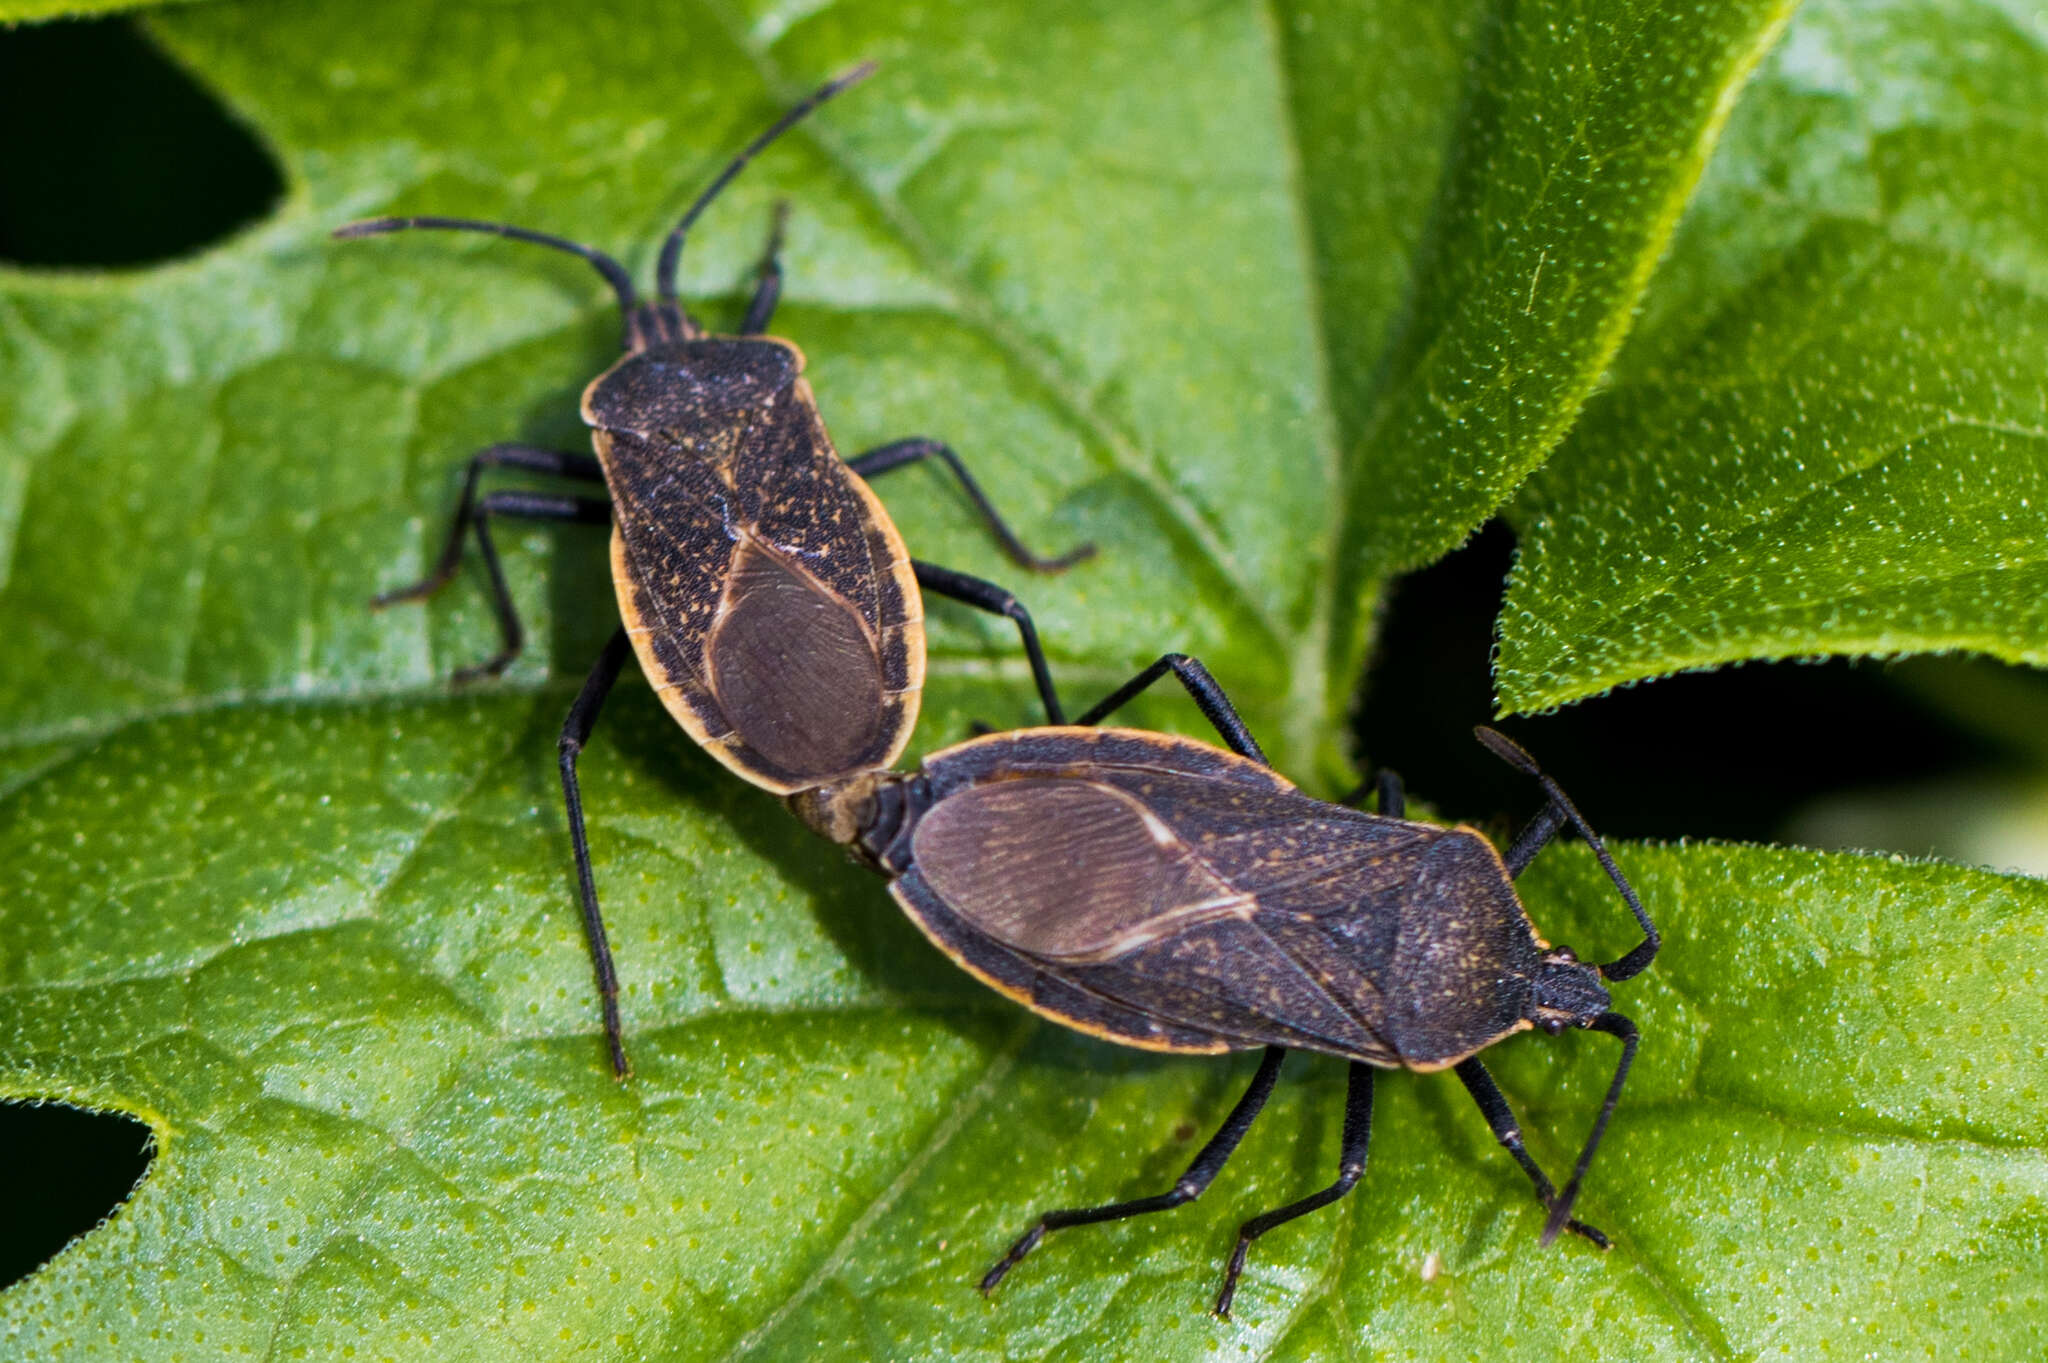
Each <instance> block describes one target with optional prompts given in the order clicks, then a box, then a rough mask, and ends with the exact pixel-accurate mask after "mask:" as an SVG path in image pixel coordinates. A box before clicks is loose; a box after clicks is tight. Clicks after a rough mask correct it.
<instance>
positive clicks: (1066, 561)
mask: <svg viewBox="0 0 2048 1363" xmlns="http://www.w3.org/2000/svg"><path fill="white" fill-rule="evenodd" d="M921 459H939V460H943V461H944V462H945V465H946V467H947V468H949V469H951V470H953V476H954V477H955V478H958V479H959V480H960V486H961V488H962V489H963V490H964V491H965V492H966V493H967V499H968V500H969V501H971V502H973V503H974V509H975V510H976V511H979V512H980V513H981V519H982V520H983V521H984V522H986V523H987V525H988V528H989V531H990V533H992V534H993V535H994V536H995V537H996V542H997V543H998V544H1000V545H1002V546H1003V552H1004V553H1006V554H1008V555H1009V556H1010V557H1011V558H1012V559H1013V560H1015V561H1016V562H1017V563H1019V564H1021V565H1022V566H1024V567H1026V568H1029V569H1030V570H1031V571H1032V572H1034V573H1057V572H1060V571H1061V570H1063V569H1066V568H1071V567H1073V566H1074V565H1075V564H1076V563H1079V562H1081V560H1083V559H1087V558H1093V557H1094V556H1095V546H1094V545H1093V544H1083V545H1080V546H1078V547H1076V548H1073V549H1069V550H1068V551H1067V552H1066V553H1064V554H1061V555H1060V556H1059V557H1057V558H1040V557H1039V556H1038V555H1036V554H1034V553H1032V552H1031V551H1030V550H1029V549H1027V548H1026V547H1025V546H1024V542H1023V541H1022V540H1020V539H1018V538H1017V536H1016V534H1015V532H1013V531H1012V530H1011V529H1010V527H1009V526H1008V525H1006V524H1005V523H1004V522H1003V518H1002V517H1001V516H1000V515H998V514H996V509H995V507H994V506H993V505H992V504H991V503H990V502H989V499H988V495H987V494H986V493H984V492H983V491H982V490H981V484H979V483H977V482H975V481H974V475H973V474H971V473H969V472H968V471H967V466H966V465H965V464H963V463H961V462H960V456H959V455H957V454H955V453H954V452H953V447H952V446H950V445H947V444H944V443H942V442H940V441H937V440H926V439H924V438H922V437H913V438H911V439H909V440H894V441H891V442H890V443H889V444H887V445H880V446H877V447H876V448H874V449H872V450H869V451H868V452H867V453H865V454H863V455H860V456H859V457H858V458H855V459H849V460H847V461H846V462H847V467H848V468H851V469H852V470H853V471H854V472H855V473H858V474H859V475H860V476H861V477H863V478H866V479H868V480H869V481H870V482H872V481H873V480H875V479H877V478H879V477H881V476H882V475H883V474H885V473H889V472H891V471H893V470H895V469H900V468H902V467H903V466H904V465H906V464H915V463H917V462H918V461H919V460H921Z"/></svg>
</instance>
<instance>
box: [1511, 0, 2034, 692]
mask: <svg viewBox="0 0 2048 1363" xmlns="http://www.w3.org/2000/svg"><path fill="white" fill-rule="evenodd" d="M1906 54H1910V55H1906ZM1901 56H1905V59H1904V60H1901V59H1899V58H1900V57H1901ZM2044 82H2048V30H2044V29H2043V28H2042V27H2041V25H2040V23H2039V21H2038V19H2036V20H2034V21H2033V22H2032V24H2031V26H2029V24H2028V22H2027V21H2025V20H2023V19H2021V18H2018V17H2011V16H2008V15H2006V14H2005V13H2003V12H2001V11H1999V10H1997V9H1995V8H1992V7H1987V6H1972V5H1926V4H1914V5H1904V4H1880V5H1868V4H1828V5H1816V6H1813V7H1810V8H1809V9H1808V10H1807V11H1806V12H1805V13H1804V14H1803V15H1802V17H1801V19H1800V21H1799V23H1798V24H1797V25H1795V26H1794V28H1793V30H1792V33H1791V35H1790V36H1789V37H1788V39H1787V41H1786V43H1785V45H1784V47H1783V48H1781V49H1780V50H1779V52H1778V53H1777V54H1776V55H1774V56H1773V57H1772V58H1771V60H1770V62H1769V63H1768V64H1767V66H1766V68H1765V70H1764V72H1763V74H1762V76H1761V77H1760V78H1759V79H1758V81H1757V83H1756V85H1755V87H1754V88H1753V90H1752V91H1751V93H1750V94H1749V95H1748V96H1747V97H1746V98H1745V99H1744V101H1743V103H1742V105H1741V107H1740V109H1739V110H1738V112H1737V114H1736V119H1735V123H1734V125H1733V126H1732V128H1731V131H1730V133H1729V137H1728V141H1727V145H1726V147H1725V148H1724V154H1723V155H1722V156H1721V157H1720V159H1718V160H1717V161H1716V162H1715V165H1714V168H1713V170H1712V172H1711V173H1710V175H1709V177H1708V180H1707V183H1706V184H1705V186H1704V187H1703V188H1702V190H1701V194H1700V197H1699V199H1698V200H1697V201H1696V202H1695V204H1694V205H1693V207H1692V209H1691V211H1690V215H1689V217H1688V219H1687V221H1686V224H1685V226H1684V228H1683V229H1682V230H1681V232H1680V233H1679V237H1678V240H1677V243H1676V245H1675V246H1674V247H1673V251H1672V256H1671V259H1670V260H1669V261H1667V262H1666V263H1665V265H1664V267H1663V268H1662V270H1661V271H1660V272H1659V275H1658V280H1657V287H1656V289H1655V290H1653V292H1652V298H1653V300H1654V302H1653V304H1652V305H1651V306H1649V307H1647V308H1646V312H1645V317H1644V319H1643V323H1642V325H1641V326H1640V327H1639V328H1638V329H1637V330H1636V332H1635V333H1634V335H1633V336H1632V338H1631V340H1630V343H1629V348H1628V350H1627V351H1626V352H1625V353H1624V354H1623V356H1622V357H1621V358H1620V360H1619V361H1618V362H1617V365H1616V369H1615V373H1614V376H1613V382H1612V384H1611V386H1610V387H1609V388H1608V389H1607V390H1606V391H1605V392H1603V393H1602V394H1601V395H1600V397H1599V398H1598V399H1597V400H1596V401H1595V402H1593V403H1592V404H1590V405H1589V407H1588V409H1587V412H1586V415H1585V418H1584V419H1583V420H1582V421H1581V422H1580V423H1579V425H1578V427H1577V428H1576V429H1575V430H1574V431H1573V433H1572V436H1571V438H1570V440H1569V441H1567V442H1566V445H1565V447H1564V448H1563V449H1562V450H1561V451H1560V452H1559V454H1558V456H1557V458H1555V459H1554V460H1553V461H1552V462H1551V464H1550V465H1549V466H1548V467H1547V468H1546V469H1545V470H1544V471H1543V473H1542V474H1541V475H1540V476H1538V477H1537V478H1536V479H1535V481H1534V482H1533V483H1532V484H1531V485H1530V486H1529V488H1528V489H1527V490H1526V491H1525V493H1524V495H1523V497H1522V499H1521V501H1520V503H1519V504H1518V507H1517V509H1516V511H1515V513H1514V519H1515V523H1516V526H1517V528H1518V529H1519V530H1520V531H1521V533H1522V557H1521V561H1520V563H1519V564H1518V565H1517V568H1516V571H1515V577H1514V582H1513V586H1512V588H1511V590H1510V592H1509V598H1508V604H1507V608H1506V610H1505V611H1504V613H1503V615H1502V621H1501V650H1500V677H1499V690H1500V698H1501V704H1502V706H1503V708H1504V709H1509V710H1529V709H1535V708H1539V707H1542V706H1546V705H1555V704H1558V703H1560V702H1564V701H1570V700H1575V699H1578V698H1580V697H1583V696H1588V695H1593V694H1595V693H1597V692H1599V691H1602V690H1605V689H1606V688H1608V687H1611V686H1614V685H1616V684H1617V683H1621V682H1626V681H1635V680H1640V679H1644V678H1648V677H1654V676H1659V675H1661V674H1664V673H1667V672H1671V671H1675V670H1678V669H1681V668H1696V667H1705V666H1711V665H1714V664H1717V663H1725V662H1731V661H1736V660H1741V659H1749V658H1785V657H1794V656H1803V655H1813V654H1828V653H1834V654H1879V655H1891V654H1904V653H1924V652H1932V651H1939V650H1948V649H1969V650H1973V651H1976V652H1981V653H1988V654H1990V655H1992V656H1994V657H1999V658H2004V659H2007V660H2010V661H2014V662H2028V663H2036V664H2038V663H2041V662H2043V661H2048V606H2044V604H2043V603H2044V601H2048V424H2044V422H2043V416H2042V414H2043V412H2044V411H2048V381H2044V377H2043V366H2042V356H2043V355H2044V354H2048V229H2044V227H2043V223H2044V221H2048V218H2044V214H2043V208H2044V206H2048V201H2044V197H2043V191H2042V184H2043V179H2044V176H2048V114H2044V111H2043V105H2042V102H2041V100H2040V98H2039V93H2040V90H2041V88H2042V87H2043V83H2044Z"/></svg>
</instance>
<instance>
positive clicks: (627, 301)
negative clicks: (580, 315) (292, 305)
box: [333, 217, 640, 317]
mask: <svg viewBox="0 0 2048 1363" xmlns="http://www.w3.org/2000/svg"><path fill="white" fill-rule="evenodd" d="M413 227H430V228H436V229H440V230H445V231H452V232H488V233H490V234H491V235H492V236H494V237H510V238H511V239H512V240H513V241H530V242H532V243H533V244H534V245H535V246H551V247H553V248H554V249H555V250H557V251H567V252H568V253H569V254H570V255H572V256H581V257H582V258H583V259H585V260H587V261H589V262H590V263H591V264H592V265H593V266H595V267H596V269H597V272H598V273H599V274H601V275H603V276H604V279H605V283H607V284H609V285H611V286H612V292H613V293H615V294H617V295H618V296H619V308H620V310H621V311H623V312H624V313H625V314H626V315H627V316H629V317H630V316H631V315H632V312H633V309H634V308H636V307H638V306H639V303H640V300H639V297H638V296H637V295H636V294H635V293H634V292H633V277H632V276H631V275H629V274H627V273H626V267H625V266H623V265H621V264H619V262H618V261H616V260H613V259H612V258H611V257H610V256H608V255H606V254H605V253H604V252H602V251H600V250H598V249H597V248H596V247H594V246H585V245H583V244H582V243H581V242H575V241H569V240H567V239H566V238H563V237H551V236H549V235H548V234H547V233H545V232H535V231H531V230H530V229H528V228H524V227H513V226H511V225H510V224H508V223H502V222H478V221H476V220H475V219H473V218H432V217H426V218H365V219H363V220H362V221H361V222H351V223H346V224H344V225H342V226H340V227H337V228H335V229H334V232H333V235H334V236H335V237H336V238H338V239H339V240H342V241H348V240H350V239H352V238H355V237H376V236H382V235H384V234H385V233H387V232H403V231H405V230H407V229H408V228H413Z"/></svg>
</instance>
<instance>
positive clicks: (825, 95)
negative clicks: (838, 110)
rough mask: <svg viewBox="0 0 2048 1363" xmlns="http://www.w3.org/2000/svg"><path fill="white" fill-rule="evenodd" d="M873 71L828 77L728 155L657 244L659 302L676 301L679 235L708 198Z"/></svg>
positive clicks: (867, 65) (869, 67) (866, 66)
mask: <svg viewBox="0 0 2048 1363" xmlns="http://www.w3.org/2000/svg"><path fill="white" fill-rule="evenodd" d="M874 72H875V64H874V63H873V62H862V63H861V64H860V65H859V66H856V67H854V68H853V69H852V70H851V71H848V72H847V73H846V74H844V75H842V76H835V77H833V78H832V79H831V80H829V81H826V82H825V83H824V84H823V85H821V86H819V87H818V88H817V89H816V90H814V91H813V92H812V93H811V95H810V97H809V98H808V99H805V100H803V101H802V102H801V103H799V104H797V105H796V106H795V107H794V108H792V109H791V110H790V111H789V112H788V113H786V114H784V115H783V116H782V117H781V118H778V119H776V120H775V123H774V124H773V126H771V127H770V128H769V129H768V131H767V132H764V133H762V134H761V135H760V136H759V137H757V138H755V139H754V140H753V141H752V142H749V143H748V144H747V147H746V150H745V151H742V152H741V153H740V154H739V155H738V156H735V157H733V158H732V162H731V164H730V165H728V166H726V168H725V169H724V170H722V171H720V172H719V173H718V178H717V179H716V180H713V181H712V182H711V185H710V187H709V188H708V189H706V190H705V191H704V192H703V193H702V194H699V195H698V196H697V202H695V203H693V204H691V205H690V211H689V212H687V213H685V214H683V220H682V221H681V222H679V223H677V224H676V230H675V231H673V232H671V233H669V234H668V239H667V240H666V241H664V242H662V243H661V259H660V261H659V262H658V263H657V264H656V265H655V267H654V292H655V296H656V297H657V298H658V299H660V301H662V302H664V303H673V302H675V301H676V266H677V265H678V264H679V263H680V262H681V261H682V258H683V238H684V237H685V236H687V235H689V231H690V224H691V223H693V222H695V221H697V215H698V214H700V213H702V212H703V211H704V210H705V209H706V208H707V207H709V206H710V203H711V201H712V200H713V199H715V198H717V197H718V193H719V191H720V190H722V189H724V188H725V187H726V186H727V185H729V184H731V183H732V179H733V177H734V176H735V175H738V174H739V173H740V172H741V171H742V170H745V169H746V166H747V162H749V161H751V160H753V159H754V158H755V157H756V156H758V155H760V154H761V150H762V148H764V147H766V146H767V145H768V144H769V143H770V142H773V141H774V140H775V139H776V138H778V137H780V136H782V135H783V134H784V133H786V132H788V131H789V130H790V129H791V128H792V127H794V126H795V125H796V124H797V123H798V122H799V121H800V120H802V119H803V117H804V116H805V115H806V114H808V113H810V112H811V110H813V109H815V108H817V107H818V106H819V105H820V104H823V103H824V102H825V101H826V100H828V99H830V98H832V96H834V95H836V94H838V93H839V92H840V91H841V90H844V89H845V88H846V87H847V86H849V85H858V84H859V83H860V82H861V81H864V80H866V79H867V78H868V77H869V76H871V75H873V74H874Z"/></svg>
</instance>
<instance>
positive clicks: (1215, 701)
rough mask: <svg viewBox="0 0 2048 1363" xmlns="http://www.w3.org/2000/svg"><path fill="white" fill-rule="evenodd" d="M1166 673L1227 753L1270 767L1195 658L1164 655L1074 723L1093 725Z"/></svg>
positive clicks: (1233, 707) (1223, 696)
mask: <svg viewBox="0 0 2048 1363" xmlns="http://www.w3.org/2000/svg"><path fill="white" fill-rule="evenodd" d="M1168 672H1171V673H1173V675H1174V677H1175V678H1176V679H1177V680H1179V682H1180V684H1181V685H1182V686H1183V687H1185V688H1186V689H1187V693H1188V694H1189V695H1190V696H1192V697H1194V700H1195V704H1196V705H1199V706H1200V707H1201V708H1202V714H1203V716H1204V717H1205V718H1206V719H1208V721H1209V723H1210V724H1212V725H1214V726H1215V729H1216V732H1217V733H1218V734H1221V735H1222V736H1223V741H1224V742H1225V743H1228V744H1229V745H1230V750H1231V751H1232V752H1234V753H1236V754H1237V755H1238V756H1240V757H1249V758H1251V759H1252V761H1254V762H1257V763H1259V764H1260V765H1262V766H1270V765H1271V764H1270V763H1268V762H1267V761H1266V754H1265V751H1264V750H1263V749H1262V748H1260V747H1259V743H1258V740H1257V739H1255V738H1253V737H1252V733H1251V730H1249V729H1247V728H1245V727H1244V721H1243V720H1242V719H1240V718H1238V714H1237V707H1236V706H1235V705H1232V704H1231V703H1230V697H1229V696H1226V695H1224V694H1223V688H1222V686H1221V685H1219V684H1218V683H1217V681H1216V679H1215V678H1214V677H1212V676H1210V675H1209V669H1208V668H1206V667H1204V666H1202V662H1201V660H1200V659H1199V658H1190V657H1189V656H1188V655H1187V654H1185V653H1168V654H1164V655H1162V656H1161V657H1160V659H1159V660H1158V661H1157V662H1155V663H1153V664H1151V665H1150V666H1149V667H1147V668H1146V669H1145V670H1144V671H1143V672H1140V673H1139V674H1138V675H1137V676H1135V677H1133V678H1131V679H1130V680H1129V681H1127V682H1125V683H1124V684H1123V685H1122V686H1119V687H1118V688H1117V689H1116V690H1115V691H1112V692H1111V693H1110V694H1109V695H1108V696H1107V697H1105V698H1104V699H1103V700H1101V701H1100V702H1098V703H1097V704H1096V705H1095V706H1094V708H1092V709H1090V710H1089V711H1088V713H1087V714H1085V715H1082V716H1081V717H1080V718H1079V719H1077V720H1075V721H1074V723H1076V724H1096V723H1100V722H1101V721H1102V720H1104V719H1106V718H1108V717H1109V716H1110V715H1112V714H1114V713H1115V712H1116V711H1117V710H1119V709H1121V708H1123V706H1125V705H1127V704H1128V703H1130V701H1131V699H1132V698H1133V697H1135V696H1137V695H1138V694H1139V693H1140V692H1141V691H1144V690H1145V689H1146V688H1147V687H1149V686H1151V685H1152V683H1153V682H1156V681H1158V680H1159V679H1160V678H1161V677H1163V676H1165V675H1166V674H1167V673H1168Z"/></svg>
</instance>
